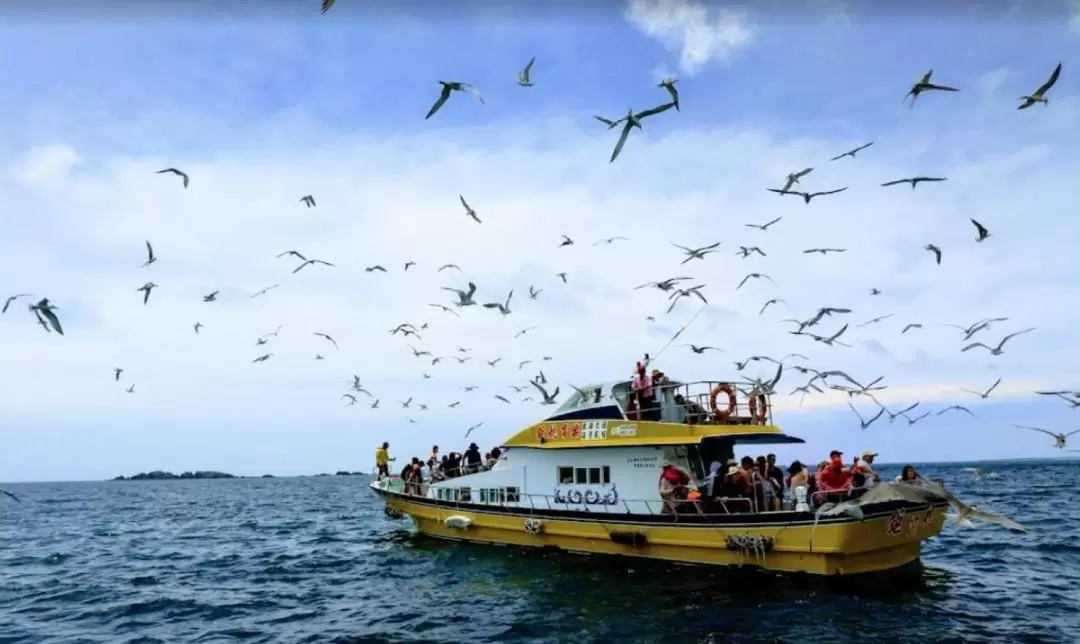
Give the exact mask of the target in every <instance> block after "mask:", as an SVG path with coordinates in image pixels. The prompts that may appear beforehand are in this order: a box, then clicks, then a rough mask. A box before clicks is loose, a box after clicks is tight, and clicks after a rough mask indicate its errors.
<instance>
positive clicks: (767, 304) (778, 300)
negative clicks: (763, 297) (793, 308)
mask: <svg viewBox="0 0 1080 644" xmlns="http://www.w3.org/2000/svg"><path fill="white" fill-rule="evenodd" d="M780 302H783V303H784V304H787V300H783V299H780V298H778V297H774V298H773V299H771V300H769V301H768V302H766V303H765V306H763V307H761V310H760V311H758V315H761V314H762V313H764V312H765V309H767V308H769V306H770V305H773V304H779V303H780Z"/></svg>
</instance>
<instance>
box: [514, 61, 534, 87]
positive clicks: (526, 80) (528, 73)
mask: <svg viewBox="0 0 1080 644" xmlns="http://www.w3.org/2000/svg"><path fill="white" fill-rule="evenodd" d="M535 62H536V56H533V57H532V58H530V59H529V62H528V63H526V64H525V69H523V70H521V73H519V74H518V85H521V86H522V87H532V86H533V83H532V66H533V63H535Z"/></svg>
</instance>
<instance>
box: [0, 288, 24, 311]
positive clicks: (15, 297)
mask: <svg viewBox="0 0 1080 644" xmlns="http://www.w3.org/2000/svg"><path fill="white" fill-rule="evenodd" d="M20 297H30V293H17V294H15V295H12V296H11V297H9V298H8V299H7V301H5V302H4V308H2V309H0V313H7V310H8V307H9V306H11V303H12V302H14V301H15V300H17V299H19V298H20Z"/></svg>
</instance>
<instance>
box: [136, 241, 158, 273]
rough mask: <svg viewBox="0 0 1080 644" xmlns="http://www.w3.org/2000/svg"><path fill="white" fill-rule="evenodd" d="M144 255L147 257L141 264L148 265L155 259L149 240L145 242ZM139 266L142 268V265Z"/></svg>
mask: <svg viewBox="0 0 1080 644" xmlns="http://www.w3.org/2000/svg"><path fill="white" fill-rule="evenodd" d="M146 256H147V259H146V262H145V263H144V264H143V266H149V265H151V264H153V263H154V262H156V261H157V257H154V247H153V246H151V245H150V242H149V241H147V242H146ZM139 268H142V266H140V267H139Z"/></svg>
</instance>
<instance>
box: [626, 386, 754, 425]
mask: <svg viewBox="0 0 1080 644" xmlns="http://www.w3.org/2000/svg"><path fill="white" fill-rule="evenodd" d="M660 389H661V392H663V393H664V395H663V396H662V397H661V400H665V401H666V400H668V399H669V396H668V395H667V392H668V391H670V392H671V394H670V398H671V400H672V403H673V404H674V405H675V406H676V407H677V408H678V410H679V411H680V412H681V414H682V422H686V423H688V424H691V425H767V424H771V423H772V400H771V398H770V396H769V394H768V393H766V392H764V391H762V390H760V389H757V388H755V387H754V386H753V385H751V384H749V383H740V382H733V381H724V380H696V381H692V382H677V383H671V384H667V385H660ZM729 390H730V392H731V396H730V397H729V396H728V393H727V392H728V391H729ZM729 403H730V404H729ZM650 411H652V413H653V414H654V415H655V414H656V410H650V409H649V408H648V407H646V408H645V409H643V410H642V412H643V416H645V417H646V418H645V419H648V415H649V413H650ZM659 411H660V412H661V413H660V415H661V416H665V415H667V414H666V413H665V412H666V411H667V410H665V409H663V407H662V408H661V409H660V410H659ZM657 420H660V418H657ZM664 420H668V419H666V418H664Z"/></svg>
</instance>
